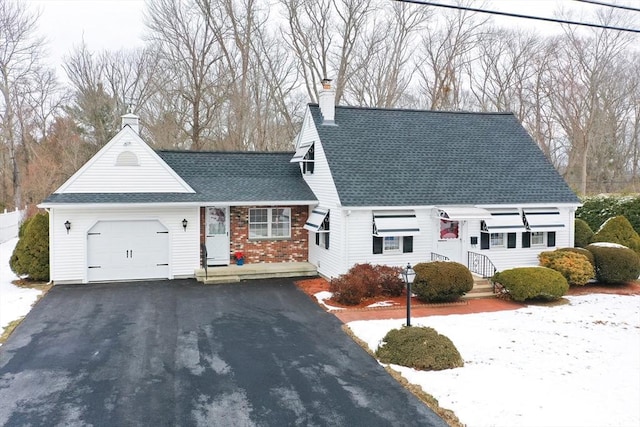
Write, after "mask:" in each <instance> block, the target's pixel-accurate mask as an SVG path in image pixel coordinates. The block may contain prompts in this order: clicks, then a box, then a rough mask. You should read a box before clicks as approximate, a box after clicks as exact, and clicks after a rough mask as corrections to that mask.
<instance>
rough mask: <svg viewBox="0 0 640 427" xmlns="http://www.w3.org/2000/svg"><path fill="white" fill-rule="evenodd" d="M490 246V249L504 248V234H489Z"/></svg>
mask: <svg viewBox="0 0 640 427" xmlns="http://www.w3.org/2000/svg"><path fill="white" fill-rule="evenodd" d="M489 241H490V245H491V247H492V248H504V247H505V246H506V245H505V242H504V233H491V234H490V236H489Z"/></svg>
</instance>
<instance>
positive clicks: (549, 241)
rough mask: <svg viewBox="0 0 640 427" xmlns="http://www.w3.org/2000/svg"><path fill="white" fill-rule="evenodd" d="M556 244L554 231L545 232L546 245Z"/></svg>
mask: <svg viewBox="0 0 640 427" xmlns="http://www.w3.org/2000/svg"><path fill="white" fill-rule="evenodd" d="M555 245H556V232H555V231H550V232H548V233H547V246H549V247H552V246H555Z"/></svg>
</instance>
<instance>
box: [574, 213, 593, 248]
mask: <svg viewBox="0 0 640 427" xmlns="http://www.w3.org/2000/svg"><path fill="white" fill-rule="evenodd" d="M574 231H575V243H574V244H575V245H576V246H577V247H579V248H584V247H585V246H587V245H588V244H589V243H591V239H592V238H593V230H592V229H591V227H589V224H587V222H586V221H584V220H581V219H580V218H576V222H575V226H574Z"/></svg>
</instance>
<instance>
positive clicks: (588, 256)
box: [557, 248, 596, 271]
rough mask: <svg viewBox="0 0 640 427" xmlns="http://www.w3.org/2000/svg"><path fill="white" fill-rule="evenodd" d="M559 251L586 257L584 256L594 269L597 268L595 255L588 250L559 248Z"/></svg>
mask: <svg viewBox="0 0 640 427" xmlns="http://www.w3.org/2000/svg"><path fill="white" fill-rule="evenodd" d="M557 250H558V251H565V252H574V253H577V254H581V255H584V256H586V257H587V259H588V260H589V262H590V263H591V265H592V266H593V268H594V269H595V268H596V260H595V259H594V258H593V254H592V253H591V251H589V250H588V249H585V248H559V249H557ZM594 271H595V270H594Z"/></svg>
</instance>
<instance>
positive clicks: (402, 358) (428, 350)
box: [376, 326, 464, 371]
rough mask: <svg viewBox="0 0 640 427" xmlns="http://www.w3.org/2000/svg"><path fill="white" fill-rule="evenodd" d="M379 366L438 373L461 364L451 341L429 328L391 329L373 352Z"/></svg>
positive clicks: (460, 357)
mask: <svg viewBox="0 0 640 427" xmlns="http://www.w3.org/2000/svg"><path fill="white" fill-rule="evenodd" d="M376 356H377V357H378V359H380V362H382V363H393V364H396V365H401V366H407V367H410V368H414V369H420V370H423V371H441V370H443V369H452V368H459V367H462V366H463V365H464V362H463V360H462V356H460V352H458V349H457V348H456V347H455V345H453V343H452V342H451V340H450V339H449V338H447V337H445V336H444V335H440V334H439V333H438V332H437V331H436V330H434V329H432V328H424V327H415V326H412V327H408V328H407V327H405V328H402V329H392V330H390V331H389V332H388V333H387V335H386V336H385V337H384V339H383V343H382V345H381V346H380V347H379V348H378V350H377V351H376Z"/></svg>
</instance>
